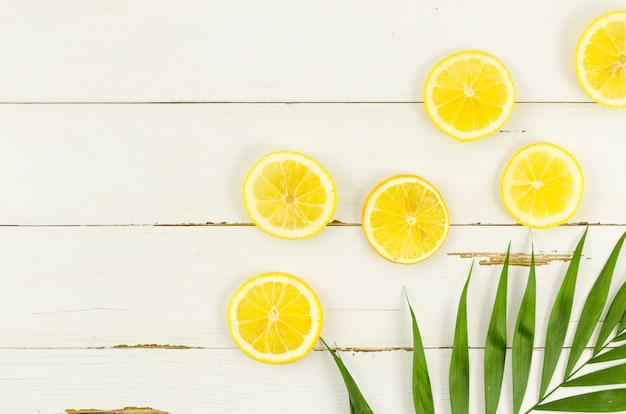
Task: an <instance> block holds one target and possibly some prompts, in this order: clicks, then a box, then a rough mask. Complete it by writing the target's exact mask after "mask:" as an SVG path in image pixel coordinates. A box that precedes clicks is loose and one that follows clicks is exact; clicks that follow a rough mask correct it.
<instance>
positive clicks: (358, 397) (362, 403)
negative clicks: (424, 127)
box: [320, 338, 373, 414]
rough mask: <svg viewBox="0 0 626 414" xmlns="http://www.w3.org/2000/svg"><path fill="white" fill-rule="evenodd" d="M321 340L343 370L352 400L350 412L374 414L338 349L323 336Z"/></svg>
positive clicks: (351, 413)
mask: <svg viewBox="0 0 626 414" xmlns="http://www.w3.org/2000/svg"><path fill="white" fill-rule="evenodd" d="M320 341H322V343H323V344H324V346H325V347H326V349H328V352H330V354H331V355H332V356H333V359H334V360H335V363H336V364H337V367H338V368H339V371H340V372H341V376H342V377H343V381H344V383H345V384H346V388H347V389H348V399H349V401H350V414H373V411H372V409H371V408H370V406H369V405H368V404H367V401H366V400H365V397H363V394H362V393H361V390H360V389H359V387H358V386H357V385H356V382H355V381H354V378H352V375H350V372H348V369H347V368H346V366H345V365H344V363H343V361H342V360H341V358H340V357H339V355H337V351H335V350H333V349H331V348H330V347H329V346H328V344H327V343H326V341H324V340H323V339H322V338H320Z"/></svg>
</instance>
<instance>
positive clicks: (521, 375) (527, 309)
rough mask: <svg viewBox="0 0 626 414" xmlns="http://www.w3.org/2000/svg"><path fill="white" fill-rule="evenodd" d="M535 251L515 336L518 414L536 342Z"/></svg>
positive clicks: (514, 397) (515, 409)
mask: <svg viewBox="0 0 626 414" xmlns="http://www.w3.org/2000/svg"><path fill="white" fill-rule="evenodd" d="M536 284H537V283H536V278H535V249H534V247H533V250H532V253H531V256H530V272H529V274H528V283H527V284H526V292H525V293H524V297H523V299H522V303H521V305H520V309H519V313H518V315H517V322H516V323H515V332H514V334H513V351H512V371H513V374H512V375H513V413H515V414H517V413H519V411H520V408H521V407H522V401H523V400H524V394H525V393H526V387H527V385H528V377H529V375H530V365H531V362H532V358H533V346H534V342H535V308H536V302H537V298H536V296H537V295H536V291H537V288H536Z"/></svg>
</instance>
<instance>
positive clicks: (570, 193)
mask: <svg viewBox="0 0 626 414" xmlns="http://www.w3.org/2000/svg"><path fill="white" fill-rule="evenodd" d="M512 178H513V180H512V185H511V187H510V195H511V198H512V199H513V200H514V202H515V208H516V210H518V211H520V212H523V213H525V214H528V215H530V216H532V217H535V218H537V219H542V220H545V219H548V218H550V217H553V216H556V215H559V214H561V213H562V212H563V211H564V210H566V209H567V208H568V205H569V204H570V203H571V200H572V199H573V198H574V181H575V179H574V175H573V174H572V172H571V171H570V169H569V165H568V164H567V162H566V161H565V160H563V159H560V158H557V157H555V156H554V155H552V154H550V153H549V152H544V151H537V152H534V153H532V154H530V155H529V156H528V158H526V159H524V160H521V161H520V162H519V164H518V165H517V166H516V167H515V169H514V171H513V176H512Z"/></svg>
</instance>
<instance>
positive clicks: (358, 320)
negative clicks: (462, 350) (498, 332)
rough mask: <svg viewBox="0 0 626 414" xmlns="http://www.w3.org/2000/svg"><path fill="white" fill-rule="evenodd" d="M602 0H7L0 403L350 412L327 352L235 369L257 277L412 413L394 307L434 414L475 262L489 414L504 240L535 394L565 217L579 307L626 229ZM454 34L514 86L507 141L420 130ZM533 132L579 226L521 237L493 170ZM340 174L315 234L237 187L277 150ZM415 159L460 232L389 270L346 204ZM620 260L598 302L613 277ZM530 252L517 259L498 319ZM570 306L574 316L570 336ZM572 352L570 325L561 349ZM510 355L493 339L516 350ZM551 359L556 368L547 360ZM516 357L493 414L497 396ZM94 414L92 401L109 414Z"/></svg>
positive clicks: (1, 105) (379, 390)
mask: <svg viewBox="0 0 626 414" xmlns="http://www.w3.org/2000/svg"><path fill="white" fill-rule="evenodd" d="M618 8H624V3H623V2H621V1H618V0H607V1H603V2H590V1H588V0H572V1H569V2H567V3H565V2H546V1H540V0H529V1H526V2H519V3H510V2H509V3H506V2H496V1H493V0H475V1H473V2H465V1H462V0H449V1H446V2H441V1H437V0H423V1H410V0H368V1H359V0H340V1H330V0H317V1H312V0H304V1H299V2H293V1H292V0H265V1H262V2H259V1H253V0H242V1H227V0H210V1H205V0H180V1H177V2H175V4H174V3H173V2H170V1H167V0H153V1H149V0H129V1H117V0H81V1H76V0H68V1H63V2H49V1H46V0H4V1H1V2H0V57H1V61H2V64H1V65H0V79H2V81H1V82H0V142H1V146H0V177H2V179H0V194H2V201H0V246H2V248H1V249H0V281H1V282H2V287H1V288H0V389H1V390H2V391H1V393H0V394H1V396H0V413H5V412H6V413H11V414H35V413H46V414H48V413H51V414H63V413H66V414H67V413H73V414H78V413H85V412H90V410H91V412H98V413H99V414H102V413H108V412H111V413H117V412H119V413H122V412H124V414H126V411H128V409H127V410H126V411H124V407H129V408H132V407H139V408H141V407H150V409H152V410H154V411H155V412H165V413H169V414H196V413H197V414H206V413H229V414H238V413H242V414H243V413H246V414H248V413H251V412H254V413H259V414H265V413H277V414H281V413H303V414H307V413H318V412H322V413H327V414H339V413H345V412H348V401H347V395H346V392H345V389H344V386H343V383H342V382H341V378H340V376H339V373H338V371H337V369H336V367H335V366H334V363H333V361H332V359H331V358H330V355H328V354H327V352H325V351H323V350H322V348H321V346H318V347H317V348H316V349H315V350H314V351H313V352H311V353H310V354H309V355H308V356H307V357H306V358H304V359H302V360H300V361H298V362H297V363H294V364H289V365H284V366H269V365H265V364H260V363H257V362H255V361H252V360H251V359H250V358H248V357H246V356H245V355H244V354H243V353H242V352H240V351H239V350H238V349H237V348H236V346H235V345H234V343H233V341H232V339H231V337H230V334H229V331H228V326H227V323H226V309H227V306H228V302H229V299H230V297H231V295H232V293H233V292H234V291H235V290H236V288H237V287H238V286H239V285H240V284H241V283H243V282H244V281H245V280H246V279H248V278H249V277H252V276H254V275H256V274H259V273H262V272H265V271H274V270H278V271H285V272H290V273H293V274H296V275H298V276H300V277H302V278H303V279H305V280H306V281H307V282H308V283H309V284H310V285H311V286H312V287H313V288H314V289H315V291H316V292H317V294H318V295H319V297H320V300H321V301H322V305H323V307H324V311H325V324H324V328H323V331H322V335H323V337H324V339H325V340H326V341H327V342H328V343H330V344H331V345H335V346H337V347H339V348H340V349H342V351H341V354H342V357H343V359H344V361H345V362H346V364H347V365H348V367H349V369H350V370H351V372H352V373H353V374H354V376H355V377H356V379H357V381H358V382H359V385H360V386H361V387H362V390H363V392H364V394H365V395H366V397H367V398H368V400H369V402H370V404H371V405H372V408H373V409H374V411H375V412H377V413H409V412H412V407H413V405H412V402H411V399H410V380H409V379H410V372H409V370H410V366H411V360H410V358H411V353H410V352H409V351H410V347H411V335H410V317H409V314H408V307H407V304H406V300H405V296H404V292H405V290H406V292H407V293H408V295H409V297H410V298H411V301H412V304H413V308H414V309H415V311H416V314H417V320H418V323H419V324H420V329H421V331H422V337H423V340H424V345H425V346H426V357H427V359H428V363H429V367H430V370H431V378H432V380H433V381H432V382H433V391H434V397H435V406H436V409H437V412H438V413H446V412H449V405H448V394H447V393H448V391H447V390H448V388H447V380H446V378H445V376H446V374H447V372H448V364H449V358H450V349H449V347H450V345H451V343H452V334H453V324H454V318H455V314H454V312H455V311H456V305H457V303H458V297H459V295H460V292H461V289H462V285H463V283H464V280H465V277H466V275H467V272H468V270H469V268H470V265H471V261H472V260H475V261H476V263H477V266H475V273H474V277H473V279H472V282H471V285H470V289H469V295H468V311H469V342H470V346H471V347H472V349H471V350H470V353H471V367H472V373H471V375H472V377H471V381H472V388H471V400H470V401H471V412H472V413H477V412H482V411H483V410H484V400H483V397H482V396H483V390H482V388H481V387H482V385H481V384H482V374H481V372H480V369H478V367H482V352H483V347H484V338H485V334H486V330H487V323H488V320H489V312H490V309H491V303H492V299H493V296H494V294H495V287H496V281H497V278H498V276H499V272H500V266H499V262H498V261H499V260H500V258H501V257H502V253H503V252H504V251H505V249H506V246H507V244H508V243H509V241H510V242H511V245H512V251H513V252H514V253H515V254H516V256H515V257H516V258H518V259H519V263H516V264H522V265H524V264H526V263H527V260H526V258H527V257H526V256H524V254H527V253H529V251H530V246H531V241H532V243H533V244H534V246H535V251H536V252H537V253H538V254H539V255H541V257H543V258H545V259H546V264H545V265H542V266H540V267H538V268H537V283H538V291H537V293H538V298H537V301H538V309H537V323H538V328H537V335H536V338H535V346H536V349H535V354H534V355H535V358H534V362H533V368H532V369H533V371H532V372H531V379H532V380H531V384H530V386H529V391H528V395H527V399H526V401H525V405H524V407H528V406H529V404H531V403H532V401H533V400H534V399H536V397H537V389H538V376H537V375H538V372H537V371H538V367H539V366H538V364H539V362H540V361H541V353H542V350H541V346H542V344H543V341H544V339H545V327H546V318H547V317H548V314H549V311H550V305H551V303H552V300H553V298H554V295H555V294H556V292H557V289H558V286H559V284H560V282H561V280H562V278H563V275H564V271H565V269H566V268H567V265H568V262H567V258H568V257H569V256H568V255H569V254H571V252H572V250H573V249H574V247H575V245H576V242H577V240H578V238H579V237H580V235H581V234H582V232H583V231H584V228H585V226H584V225H578V224H583V223H591V224H592V226H591V227H590V230H589V235H588V239H587V247H586V248H585V250H584V252H583V260H582V263H581V274H580V279H579V283H578V293H577V297H576V300H575V302H574V312H573V314H574V315H577V313H578V312H579V311H580V309H581V307H582V304H583V299H584V294H585V293H586V292H587V291H588V290H589V288H590V287H591V284H592V282H593V280H594V278H595V276H596V275H597V273H598V271H599V270H600V268H601V267H602V264H603V263H604V260H605V259H606V257H607V256H608V254H609V252H610V249H611V248H612V247H613V245H614V243H615V241H616V240H617V239H618V237H619V236H620V235H621V234H622V233H623V232H624V231H625V230H626V216H625V215H624V211H625V208H626V187H625V186H626V183H625V182H624V177H625V176H626V164H625V163H624V162H623V154H624V144H623V141H624V140H623V139H622V135H623V129H624V128H623V119H624V114H623V111H619V110H617V111H616V110H609V109H607V108H603V107H600V106H599V105H596V104H592V103H590V100H589V98H588V97H587V96H586V95H585V94H584V93H583V92H582V91H581V89H580V87H579V86H578V84H577V81H576V78H575V74H574V70H573V55H574V48H575V45H576V42H577V41H578V38H579V36H580V34H581V33H582V31H583V29H584V27H585V26H586V25H587V24H588V23H589V22H591V21H592V20H593V19H594V18H595V17H597V16H599V15H600V14H602V13H604V12H607V11H610V10H613V9H618ZM461 49H481V50H484V51H486V52H489V53H492V54H494V55H495V56H497V57H498V58H500V59H501V60H502V61H503V62H504V63H505V64H506V65H507V67H508V68H509V69H510V71H511V73H512V76H513V79H514V81H515V83H516V86H517V91H518V93H517V101H518V104H517V105H516V107H515V109H514V112H513V115H512V117H511V118H510V120H509V121H508V122H507V124H506V125H505V126H504V127H503V128H502V130H501V131H499V132H498V133H496V134H494V135H493V136H491V137H489V138H486V139H484V140H481V141H478V142H474V143H470V144H461V143H458V142H456V141H454V140H452V139H450V138H448V137H445V136H443V135H442V134H441V133H440V132H439V131H438V130H437V129H436V128H435V127H434V126H433V125H432V123H431V122H430V121H429V120H428V118H427V116H426V114H425V112H424V110H423V105H422V104H421V103H420V102H421V101H422V100H423V97H422V87H423V82H424V79H425V77H426V75H427V74H428V72H429V70H430V68H431V67H432V66H433V65H434V64H435V63H436V62H437V61H438V60H439V59H441V58H443V57H445V56H447V55H448V54H450V53H452V52H455V51H458V50H461ZM536 141H550V142H553V143H555V144H557V145H561V146H563V147H564V148H566V149H567V150H569V151H570V152H572V153H573V154H574V155H575V156H576V158H578V160H579V161H580V163H581V166H582V169H583V172H584V174H585V184H586V187H585V192H584V196H583V202H582V204H581V205H580V208H579V210H578V211H577V213H576V215H575V216H574V217H573V218H572V220H571V223H569V225H566V226H561V227H558V228H555V229H550V230H543V231H531V230H529V229H526V228H524V227H521V226H518V225H515V223H514V222H513V220H512V219H511V218H510V217H509V216H508V215H507V213H506V211H505V210H504V208H503V207H502V205H501V202H500V197H499V179H500V172H501V171H502V169H503V167H504V165H505V164H506V162H507V160H508V158H509V156H510V155H511V154H513V152H514V151H515V150H516V149H517V148H520V147H521V146H523V145H525V144H528V143H531V142H536ZM281 149H287V150H295V151H301V152H304V153H307V154H308V155H311V156H313V157H314V158H316V159H317V160H318V161H320V162H321V163H322V164H323V165H324V166H325V167H326V168H327V169H328V170H329V171H330V172H331V174H332V175H333V177H334V178H335V180H336V183H337V187H338V194H339V204H338V208H337V210H336V214H335V217H334V219H335V220H336V221H335V222H334V223H333V225H331V226H329V227H328V228H327V229H325V230H324V231H323V232H322V233H321V234H319V235H317V236H315V237H313V238H311V239H307V240H302V241H298V242H289V241H284V240H278V239H274V238H271V237H269V236H267V235H266V234H264V233H262V232H261V231H259V230H258V229H256V228H255V227H254V226H252V225H251V224H250V220H249V218H248V217H247V215H246V213H245V210H244V207H243V204H242V199H241V193H240V192H241V184H242V182H243V178H244V176H245V174H246V172H247V170H248V168H249V167H250V166H251V165H252V164H253V163H254V162H255V161H256V160H257V159H258V158H260V157H261V156H262V155H264V154H265V153H267V152H270V151H275V150H281ZM399 173H414V174H417V175H421V176H422V177H424V178H426V179H427V180H429V181H431V182H432V183H433V184H434V185H436V186H437V187H438V188H439V189H440V190H441V192H442V194H443V196H444V198H445V200H446V202H447V204H448V207H449V209H450V213H451V216H452V222H453V227H452V229H451V232H450V235H449V237H448V240H447V241H446V243H445V244H444V246H443V248H442V249H441V251H440V252H438V253H437V255H435V256H434V257H433V258H431V259H429V260H428V261H427V262H425V263H421V264H419V265H416V266H399V265H393V264H391V263H389V262H386V261H385V260H383V259H381V258H380V257H378V256H377V255H376V254H375V253H374V252H373V250H372V249H371V248H370V247H369V246H368V245H367V243H366V241H365V239H364V237H363V235H362V232H361V229H360V227H359V223H360V216H361V206H362V203H363V200H365V197H366V196H367V194H368V192H369V191H370V190H371V189H372V188H373V187H374V186H375V185H376V184H377V183H378V182H379V181H381V180H382V179H384V178H387V177H389V176H391V175H394V174H399ZM621 260H622V259H620V261H619V262H618V268H617V273H616V276H615V281H614V286H612V292H615V290H616V288H617V285H618V284H619V283H622V282H623V280H624V279H625V277H624V274H626V273H625V272H624V263H622V261H621ZM527 273H528V268H527V267H525V266H513V267H512V268H511V271H510V287H511V291H510V295H509V306H510V310H509V320H507V327H508V329H509V332H510V331H511V330H512V328H513V326H514V323H515V315H516V312H515V310H516V309H517V307H518V306H519V302H520V300H521V296H522V292H523V288H524V286H525V282H526V277H527ZM575 324H576V318H574V319H573V321H572V322H571V328H574V325H575ZM569 343H571V334H570V336H568V338H567V339H566V344H569ZM509 345H510V344H509ZM559 370H562V367H560V368H559ZM509 378H510V365H507V367H506V372H505V386H504V394H503V396H502V399H501V404H502V405H501V407H500V410H499V412H502V413H509V412H511V402H510V401H511V397H510V388H511V384H510V380H509ZM107 410H109V411H107Z"/></svg>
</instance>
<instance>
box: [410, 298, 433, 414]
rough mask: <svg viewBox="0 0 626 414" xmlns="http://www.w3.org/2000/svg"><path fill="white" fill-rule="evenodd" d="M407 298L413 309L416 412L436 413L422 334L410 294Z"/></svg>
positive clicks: (414, 402) (421, 413) (418, 413)
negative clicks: (410, 300)
mask: <svg viewBox="0 0 626 414" xmlns="http://www.w3.org/2000/svg"><path fill="white" fill-rule="evenodd" d="M406 300H407V302H408V304H409V311H411V319H412V325H413V381H412V388H413V405H414V406H415V413H416V414H434V412H435V407H434V405H433V393H432V389H431V386H430V377H429V375H428V365H427V364H426V355H425V354H424V345H423V344H422V336H421V335H420V331H419V328H418V326H417V320H416V319H415V312H413V308H412V307H411V302H409V298H408V296H407V298H406Z"/></svg>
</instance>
